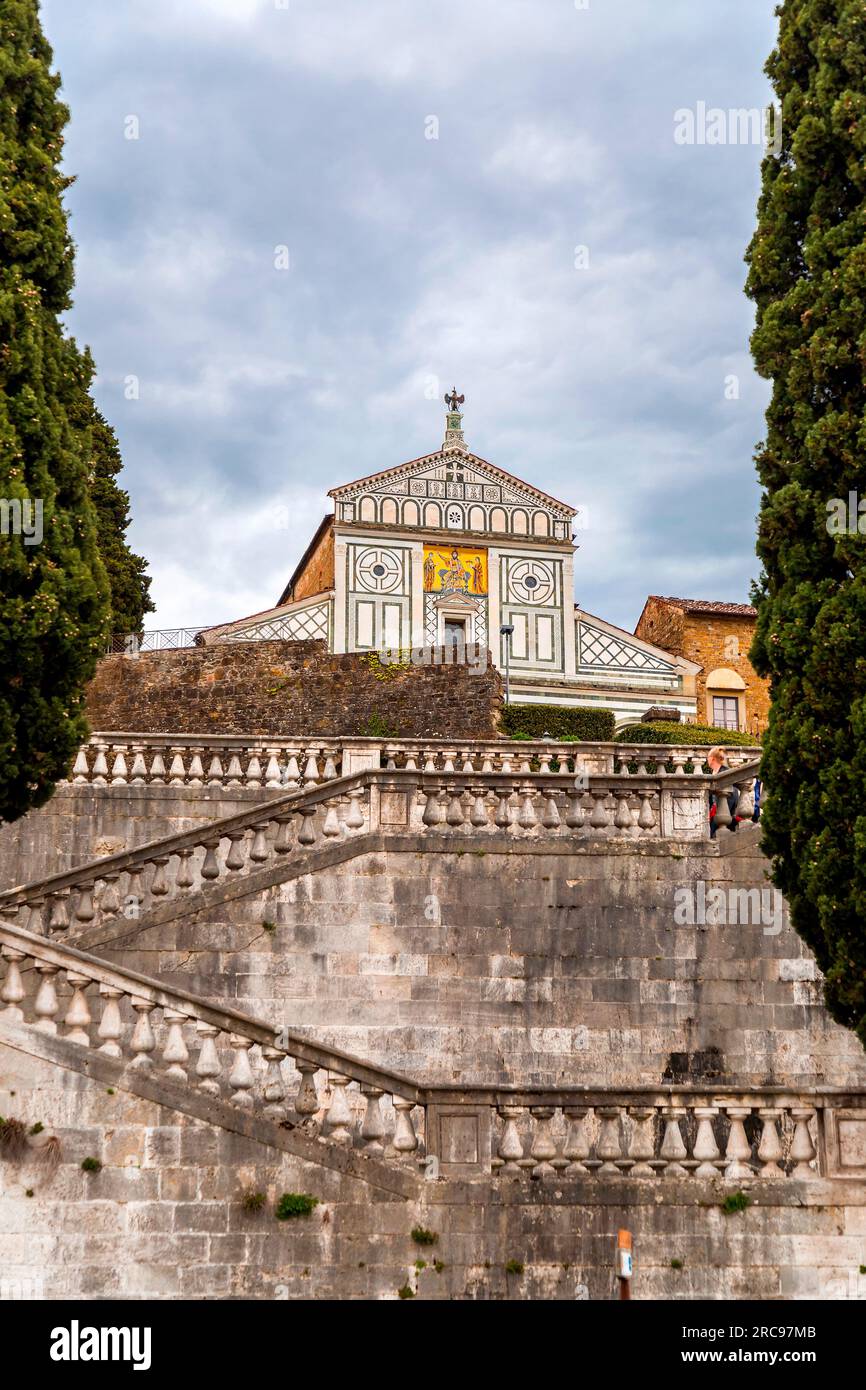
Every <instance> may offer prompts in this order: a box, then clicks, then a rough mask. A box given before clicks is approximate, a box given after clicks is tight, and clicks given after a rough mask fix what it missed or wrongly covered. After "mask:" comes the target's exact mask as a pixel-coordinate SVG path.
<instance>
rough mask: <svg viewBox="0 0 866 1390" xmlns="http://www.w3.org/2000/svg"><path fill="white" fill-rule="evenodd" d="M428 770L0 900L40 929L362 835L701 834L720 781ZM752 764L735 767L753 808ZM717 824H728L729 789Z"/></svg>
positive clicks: (270, 809)
mask: <svg viewBox="0 0 866 1390" xmlns="http://www.w3.org/2000/svg"><path fill="white" fill-rule="evenodd" d="M645 766H646V765H645V764H639V766H638V770H637V771H636V772H635V773H633V774H632V773H630V772H619V773H613V774H603V775H601V774H596V775H588V774H585V773H583V772H582V771H581V772H578V773H577V774H575V773H574V772H573V771H572V772H570V773H569V772H565V771H564V770H561V769H560V770H559V771H558V772H556V773H553V772H544V773H543V772H541V771H538V772H525V771H523V770H519V771H515V772H513V773H506V772H502V771H499V772H487V773H483V772H473V773H469V772H464V771H463V770H462V769H461V771H460V772H450V771H449V772H433V773H430V772H425V771H420V770H412V769H407V768H404V769H402V770H400V769H393V770H390V771H388V770H386V771H368V772H364V773H358V774H355V775H354V776H348V777H340V778H329V779H327V780H325V781H323V782H322V783H321V784H319V783H318V782H313V781H311V782H310V783H309V784H308V785H307V786H306V787H304V788H299V789H297V790H295V791H291V792H289V793H288V794H286V795H284V796H277V797H273V798H271V799H268V800H266V801H265V802H263V803H259V804H257V805H256V806H254V807H252V808H250V809H249V810H245V811H243V812H241V813H239V814H236V815H233V816H227V817H224V818H222V819H220V820H216V821H213V822H212V823H210V824H209V825H206V826H200V827H198V828H197V829H194V830H190V831H185V832H182V833H180V834H176V835H172V836H168V837H166V838H164V839H161V840H153V841H151V842H150V843H149V844H146V845H143V846H141V847H140V848H138V849H136V850H128V851H123V852H121V853H119V854H113V855H108V856H105V857H104V858H101V859H95V860H91V861H90V862H89V863H87V864H83V865H80V866H79V867H78V868H76V869H73V870H70V871H68V872H65V873H60V874H54V875H52V876H51V877H49V878H46V879H42V880H41V881H39V882H37V883H32V884H27V885H24V886H21V887H17V888H13V889H10V890H8V891H6V892H4V893H0V910H2V911H3V912H4V914H6V915H7V917H8V916H10V915H11V916H14V917H15V918H16V920H17V921H18V922H19V923H20V924H21V925H22V926H26V927H27V928H28V929H29V930H30V931H33V932H36V933H37V934H42V933H48V934H52V933H60V934H63V933H65V932H66V931H68V930H69V928H70V927H72V928H74V929H78V930H81V929H86V928H89V927H91V926H93V925H99V924H101V923H103V922H104V921H106V920H111V919H113V918H121V917H123V918H126V919H128V920H133V921H134V920H139V919H140V918H141V917H142V916H143V915H144V914H145V913H146V912H148V911H150V910H151V909H153V908H156V907H158V906H159V905H160V903H162V902H164V901H165V900H166V899H170V898H171V899H174V898H177V897H178V896H183V895H186V896H188V897H193V896H195V895H199V894H201V893H202V891H204V890H205V889H207V888H208V887H211V886H213V885H216V884H219V883H225V882H227V881H229V880H231V879H233V878H234V879H237V878H242V877H244V876H245V875H248V874H250V873H253V872H255V871H257V870H261V869H263V868H266V867H273V866H274V865H275V864H277V863H279V862H280V861H282V862H283V863H285V862H287V861H288V858H289V857H290V856H291V855H293V854H298V853H301V852H306V851H310V850H311V849H313V848H314V847H316V848H318V847H321V846H323V845H329V844H330V845H336V844H340V843H341V842H343V841H345V840H347V839H350V838H352V837H356V838H357V837H360V836H362V835H364V834H377V835H382V836H391V837H393V836H399V835H408V834H412V835H418V836H427V837H434V838H436V839H437V840H438V841H440V842H442V843H443V844H444V842H445V841H446V840H447V839H448V838H449V837H450V838H454V837H470V836H471V837H476V838H485V837H486V838H489V839H492V838H494V837H496V836H507V837H509V838H511V839H518V838H523V839H544V840H551V841H553V840H569V841H572V842H574V843H575V844H577V843H579V842H582V841H587V840H609V839H626V840H704V839H706V838H707V837H708V834H709V821H708V796H709V789H710V788H711V787H714V786H715V785H716V784H715V783H714V782H713V780H712V779H709V778H707V777H704V776H702V775H701V776H696V775H694V774H692V775H687V774H679V773H674V774H669V773H667V772H665V771H664V769H663V768H657V769H656V770H655V771H654V772H653V773H652V775H650V774H648V773H647V772H646V771H645ZM754 768H755V765H754V764H747V765H746V766H745V767H743V768H741V769H737V770H736V771H734V772H733V773H731V774H728V775H729V776H733V777H739V778H740V786H741V807H742V812H743V813H744V814H751V809H750V808H751V800H750V798H751V795H752V791H751V789H752V783H753V778H754ZM719 803H720V805H719V812H718V816H717V823H718V825H719V826H720V827H725V826H728V825H730V816H729V814H728V811H727V802H726V798H724V797H720V798H719Z"/></svg>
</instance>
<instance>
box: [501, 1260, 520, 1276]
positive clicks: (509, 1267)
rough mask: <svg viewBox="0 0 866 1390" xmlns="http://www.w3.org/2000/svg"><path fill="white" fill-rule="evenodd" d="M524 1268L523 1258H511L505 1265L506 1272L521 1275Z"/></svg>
mask: <svg viewBox="0 0 866 1390" xmlns="http://www.w3.org/2000/svg"><path fill="white" fill-rule="evenodd" d="M523 1268H524V1266H523V1261H522V1260H509V1261H508V1263H507V1264H506V1266H505V1273H506V1274H516V1275H518V1277H519V1276H520V1275H521V1274H522V1273H523Z"/></svg>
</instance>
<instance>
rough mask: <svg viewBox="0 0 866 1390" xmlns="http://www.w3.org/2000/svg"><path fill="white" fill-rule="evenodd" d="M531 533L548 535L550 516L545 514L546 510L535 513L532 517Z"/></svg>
mask: <svg viewBox="0 0 866 1390" xmlns="http://www.w3.org/2000/svg"><path fill="white" fill-rule="evenodd" d="M532 534H533V536H549V535H550V517H549V516H548V515H547V512H536V513H535V515H534V516H533V518H532Z"/></svg>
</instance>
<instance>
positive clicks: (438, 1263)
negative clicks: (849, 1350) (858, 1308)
mask: <svg viewBox="0 0 866 1390" xmlns="http://www.w3.org/2000/svg"><path fill="white" fill-rule="evenodd" d="M433 1268H434V1269H435V1271H436V1273H437V1274H441V1273H442V1271H443V1269H444V1268H445V1262H444V1260H434V1261H433ZM860 1273H861V1274H864V1273H866V1270H863V1269H861V1270H860Z"/></svg>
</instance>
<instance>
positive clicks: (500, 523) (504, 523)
mask: <svg viewBox="0 0 866 1390" xmlns="http://www.w3.org/2000/svg"><path fill="white" fill-rule="evenodd" d="M490 529H491V531H507V530H508V517H507V516H506V515H505V511H504V509H503V508H502V507H494V508H493V511H492V512H491V513H490Z"/></svg>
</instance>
